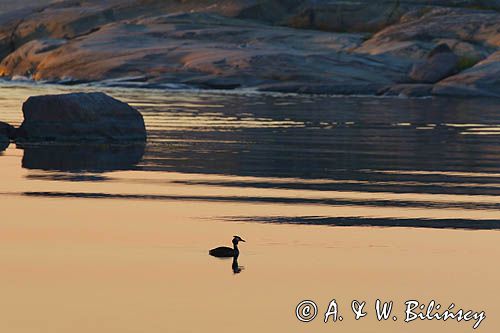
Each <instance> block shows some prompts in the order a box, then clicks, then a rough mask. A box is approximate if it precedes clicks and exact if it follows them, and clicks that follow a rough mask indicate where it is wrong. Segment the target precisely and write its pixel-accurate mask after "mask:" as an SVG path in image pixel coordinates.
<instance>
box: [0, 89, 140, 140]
mask: <svg viewBox="0 0 500 333" xmlns="http://www.w3.org/2000/svg"><path fill="white" fill-rule="evenodd" d="M23 115H24V121H23V123H22V124H21V127H20V128H18V129H14V128H13V127H12V126H10V125H7V124H4V123H2V124H0V138H2V137H3V138H4V140H7V141H8V140H12V141H16V142H18V143H19V142H20V143H25V142H64V143H68V142H71V143H81V142H106V143H127V142H145V141H146V137H147V135H146V128H145V125H144V119H143V117H142V115H141V114H140V112H139V111H137V110H136V109H134V108H133V107H131V106H130V105H128V104H127V103H124V102H121V101H119V100H117V99H115V98H113V97H110V96H108V95H106V94H104V93H100V92H93V93H70V94H63V95H45V96H33V97H30V98H28V100H27V101H26V102H25V103H24V104H23Z"/></svg>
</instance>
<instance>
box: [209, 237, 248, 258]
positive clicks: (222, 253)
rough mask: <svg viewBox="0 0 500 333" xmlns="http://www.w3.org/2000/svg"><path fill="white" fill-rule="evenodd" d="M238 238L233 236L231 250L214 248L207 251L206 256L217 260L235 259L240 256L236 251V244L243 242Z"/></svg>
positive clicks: (237, 250)
mask: <svg viewBox="0 0 500 333" xmlns="http://www.w3.org/2000/svg"><path fill="white" fill-rule="evenodd" d="M244 241H245V240H244V239H242V238H241V237H240V236H234V238H233V241H232V242H233V248H230V247H227V246H220V247H216V248H215V249H211V250H210V251H208V254H210V255H211V256H214V257H218V258H237V257H238V256H239V255H240V250H239V249H238V242H244Z"/></svg>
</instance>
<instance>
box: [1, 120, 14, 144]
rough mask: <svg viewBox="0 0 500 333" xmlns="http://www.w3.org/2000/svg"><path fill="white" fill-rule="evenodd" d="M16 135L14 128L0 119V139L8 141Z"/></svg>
mask: <svg viewBox="0 0 500 333" xmlns="http://www.w3.org/2000/svg"><path fill="white" fill-rule="evenodd" d="M15 137H16V129H15V128H14V126H11V125H9V124H7V123H4V122H2V121H0V141H3V142H9V141H11V140H14V139H15Z"/></svg>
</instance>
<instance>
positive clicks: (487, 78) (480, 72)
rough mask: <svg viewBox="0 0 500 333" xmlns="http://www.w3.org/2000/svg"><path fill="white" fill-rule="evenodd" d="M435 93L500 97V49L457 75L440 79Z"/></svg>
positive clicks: (434, 90)
mask: <svg viewBox="0 0 500 333" xmlns="http://www.w3.org/2000/svg"><path fill="white" fill-rule="evenodd" d="M433 94H435V95H447V96H471V97H500V51H497V52H495V53H494V54H492V55H491V56H489V57H488V58H486V59H485V60H483V61H481V62H479V63H478V64H476V65H475V66H473V67H472V68H469V69H467V70H465V71H463V72H461V73H459V74H457V75H454V76H451V77H449V78H447V79H446V80H443V81H440V82H438V83H437V84H436V86H435V87H434V89H433Z"/></svg>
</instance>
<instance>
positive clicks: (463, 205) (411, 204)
mask: <svg viewBox="0 0 500 333" xmlns="http://www.w3.org/2000/svg"><path fill="white" fill-rule="evenodd" d="M21 195H25V196H33V197H53V198H82V199H131V200H132V199H135V200H186V201H188V200H189V201H214V202H218V201H220V202H249V203H280V204H308V205H328V206H365V207H405V208H439V209H446V208H460V209H480V210H498V209H499V208H500V204H496V203H493V204H489V203H472V202H460V203H453V202H423V201H422V202H420V201H391V200H371V201H361V200H344V199H308V198H280V197H246V196H245V197H243V196H218V197H215V196H196V195H186V196H182V195H157V194H109V193H84V192H23V193H22V194H21Z"/></svg>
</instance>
